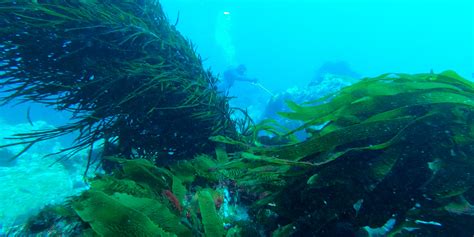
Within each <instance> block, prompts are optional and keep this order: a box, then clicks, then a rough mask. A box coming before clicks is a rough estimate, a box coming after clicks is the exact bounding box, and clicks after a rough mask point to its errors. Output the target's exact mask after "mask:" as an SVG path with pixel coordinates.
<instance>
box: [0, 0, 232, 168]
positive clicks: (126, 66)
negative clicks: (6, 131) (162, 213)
mask: <svg viewBox="0 0 474 237" xmlns="http://www.w3.org/2000/svg"><path fill="white" fill-rule="evenodd" d="M0 25H1V27H0V42H1V44H0V47H1V51H0V57H1V59H0V60H1V61H0V71H2V73H1V74H0V87H1V88H2V90H3V92H5V93H6V96H4V97H3V98H2V101H3V102H4V103H7V102H10V101H12V100H15V101H18V100H19V101H34V102H39V103H43V104H46V105H48V106H51V107H53V108H56V109H58V110H61V111H69V112H71V114H72V118H71V123H69V124H66V125H64V126H61V127H58V128H56V129H53V130H47V131H33V132H31V133H27V134H17V135H16V138H17V139H21V140H18V141H16V142H15V141H13V143H12V144H19V145H25V150H26V149H28V148H29V147H30V146H31V145H32V144H34V143H36V142H38V141H42V140H46V139H50V138H53V137H58V136H61V135H64V134H67V133H71V132H79V135H78V137H77V140H76V144H75V145H74V146H73V147H70V148H67V149H66V150H64V151H63V152H69V154H74V153H75V152H76V151H78V150H80V149H84V148H89V147H92V144H93V143H94V142H95V141H98V140H100V139H105V140H106V144H107V146H106V147H107V149H109V150H111V152H112V153H119V154H121V155H122V156H126V157H132V156H138V157H147V156H154V155H158V157H162V158H161V161H163V160H165V159H163V158H164V157H168V156H170V154H173V157H179V158H191V157H192V155H191V154H195V153H199V152H207V151H213V147H212V145H210V144H209V143H208V142H207V139H208V137H209V136H211V135H218V134H221V135H222V134H229V132H230V131H232V129H233V126H232V125H231V121H230V119H229V109H228V103H227V98H225V97H224V96H222V95H220V94H218V93H217V91H216V77H214V76H213V75H211V73H210V72H208V71H205V70H204V69H203V67H202V64H201V59H200V58H199V57H198V55H197V54H196V52H195V51H194V48H193V46H192V44H191V43H190V42H189V41H188V40H186V39H185V38H184V37H183V36H182V35H180V34H179V32H177V31H176V29H175V27H174V26H173V25H171V24H169V23H168V21H167V19H166V17H165V15H164V13H163V11H162V10H161V6H160V4H158V3H157V1H151V0H145V1H16V2H12V1H0ZM117 141H118V143H117ZM112 143H115V144H117V145H113V144H112ZM115 146H116V148H112V147H115Z"/></svg>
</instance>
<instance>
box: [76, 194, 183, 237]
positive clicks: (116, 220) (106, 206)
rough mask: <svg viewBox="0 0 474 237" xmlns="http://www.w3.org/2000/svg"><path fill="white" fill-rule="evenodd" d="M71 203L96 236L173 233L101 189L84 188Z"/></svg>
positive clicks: (167, 234)
mask: <svg viewBox="0 0 474 237" xmlns="http://www.w3.org/2000/svg"><path fill="white" fill-rule="evenodd" d="M72 206H73V208H74V210H75V211H76V213H77V214H78V215H79V217H80V218H81V219H82V220H83V221H85V222H88V223H89V224H90V225H91V227H92V229H93V230H94V231H95V232H96V233H97V234H99V235H100V236H163V237H168V236H169V237H172V236H177V235H176V234H173V233H169V232H166V231H165V230H163V229H162V228H160V227H159V226H157V225H156V224H155V223H153V222H152V221H151V220H150V218H149V217H148V216H146V215H145V214H143V213H141V212H139V211H137V210H135V209H133V208H130V207H127V206H125V205H123V204H122V203H121V202H120V201H118V200H116V199H114V198H112V197H110V196H108V195H106V194H104V193H103V192H97V191H87V192H85V193H84V194H83V195H82V196H81V197H80V199H79V200H78V201H75V202H73V204H72Z"/></svg>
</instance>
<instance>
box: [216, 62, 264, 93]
mask: <svg viewBox="0 0 474 237" xmlns="http://www.w3.org/2000/svg"><path fill="white" fill-rule="evenodd" d="M236 81H245V82H251V83H257V82H258V79H257V78H251V77H248V76H247V67H245V65H243V64H240V65H238V66H237V67H232V68H229V69H227V70H226V71H225V72H224V75H223V77H222V81H221V84H220V85H219V88H220V90H221V91H229V89H230V88H231V87H232V86H233V85H234V83H235V82H236Z"/></svg>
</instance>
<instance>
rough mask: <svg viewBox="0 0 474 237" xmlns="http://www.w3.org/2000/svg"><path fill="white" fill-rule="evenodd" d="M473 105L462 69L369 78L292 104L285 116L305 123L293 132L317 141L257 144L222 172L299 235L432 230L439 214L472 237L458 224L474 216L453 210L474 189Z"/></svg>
mask: <svg viewBox="0 0 474 237" xmlns="http://www.w3.org/2000/svg"><path fill="white" fill-rule="evenodd" d="M473 98H474V85H473V83H472V82H469V81H467V80H465V79H463V78H461V77H460V76H459V75H457V74H456V73H454V72H452V71H446V72H443V73H440V74H434V73H429V74H415V75H410V74H385V75H381V76H379V77H376V78H366V79H364V80H362V81H360V82H358V83H356V84H354V85H352V86H349V87H346V88H344V89H342V90H341V91H340V92H338V93H336V94H334V95H329V96H327V97H326V98H323V99H321V100H318V101H312V102H308V103H305V104H303V105H297V104H295V103H293V102H291V101H289V102H288V105H289V107H290V108H291V109H292V110H293V112H285V113H281V114H282V115H283V116H285V117H287V118H289V119H299V120H302V121H303V122H304V125H302V126H301V127H299V128H297V129H295V130H294V131H291V132H289V133H287V134H286V135H292V134H293V133H295V132H297V131H301V130H307V131H308V132H310V134H311V136H310V137H309V138H308V139H307V140H305V141H302V142H297V143H291V142H289V143H287V144H283V145H277V146H253V147H249V148H247V149H245V151H244V152H240V153H236V154H234V155H233V156H231V157H232V158H233V159H231V160H230V161H229V162H227V163H225V164H222V165H220V166H218V167H219V168H220V169H222V171H221V172H222V173H226V172H227V173H231V174H234V175H227V177H228V178H230V179H233V180H234V181H235V182H236V184H237V185H239V186H240V187H242V188H245V189H246V191H247V192H249V193H257V195H255V196H254V200H253V208H254V210H255V212H256V213H258V212H259V211H262V210H271V211H272V212H275V213H276V214H277V215H278V216H279V221H280V222H279V225H281V226H293V227H294V230H295V232H294V234H295V235H300V234H303V233H304V234H308V233H312V234H313V235H318V236H331V235H334V234H335V233H340V232H338V231H342V230H346V229H347V230H350V231H352V232H353V233H355V232H356V231H357V230H358V229H361V228H362V227H364V226H370V227H373V228H375V227H381V226H383V225H384V224H385V223H386V222H387V221H389V220H390V219H392V218H394V219H395V220H396V223H397V226H399V227H400V226H401V227H400V228H401V229H402V230H406V229H404V228H403V226H408V223H413V224H414V225H416V228H419V229H421V230H424V229H426V228H428V227H426V226H425V225H423V222H422V221H421V222H420V221H419V220H424V219H429V218H431V217H432V218H433V219H436V220H438V221H439V222H440V223H444V222H446V223H447V225H449V226H446V227H444V225H443V227H439V229H442V230H443V231H444V232H446V233H447V232H448V231H447V230H452V231H455V233H458V234H459V235H463V234H465V233H469V231H472V230H470V229H456V228H453V227H454V226H456V224H454V222H455V221H456V220H457V221H460V222H462V223H464V222H466V221H467V220H470V221H473V217H472V216H470V214H466V213H464V214H462V215H461V214H458V216H457V217H455V216H453V213H452V212H449V211H446V206H447V205H452V200H453V199H459V198H463V197H464V196H465V195H468V194H469V193H471V192H472V191H471V190H472V189H473V184H474V180H473V178H472V175H470V174H471V173H472V171H473V170H474V162H473V160H472V159H471V157H472V155H473V154H474V149H473V148H474V145H473V144H474V136H473V132H472V131H473V130H472V129H473V128H472V124H474V100H473ZM320 124H324V125H323V126H320V129H313V126H316V125H320ZM283 136H284V135H283ZM215 140H216V141H219V142H222V143H225V144H238V142H237V141H235V142H234V141H232V140H231V139H225V138H219V139H215ZM463 200H466V201H465V202H464V206H465V207H467V206H469V205H470V202H472V201H473V200H472V199H471V200H468V199H463ZM356 204H357V205H356ZM466 205H467V206H466ZM355 206H357V208H355ZM289 210H291V211H289ZM430 213H431V214H430ZM434 213H437V214H436V216H435V217H433V214H434ZM462 218H465V219H466V220H465V221H461V219H462ZM416 220H418V222H416ZM262 223H264V222H262ZM425 227H426V228H425ZM267 228H269V229H268V230H267V231H268V232H269V233H271V232H272V231H273V229H272V228H273V227H272V226H268V227H267ZM341 228H342V229H341ZM395 229H396V228H395ZM279 231H280V230H279ZM277 233H278V232H277ZM420 233H422V232H421V231H420Z"/></svg>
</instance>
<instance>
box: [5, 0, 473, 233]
mask: <svg viewBox="0 0 474 237" xmlns="http://www.w3.org/2000/svg"><path fill="white" fill-rule="evenodd" d="M0 16H1V18H0V19H1V20H0V23H1V24H2V27H1V30H0V37H1V39H2V41H1V42H2V44H1V47H2V49H1V53H0V55H1V62H0V70H1V71H3V73H2V74H0V86H1V88H2V89H3V90H4V92H6V93H7V94H8V95H7V96H6V97H4V98H3V101H4V102H5V103H6V102H10V101H15V100H20V101H25V102H26V101H35V102H39V103H44V104H47V105H50V106H54V107H55V108H57V109H58V110H63V111H70V112H72V119H73V120H72V121H73V122H71V124H67V125H64V126H62V127H58V128H55V129H50V130H45V131H33V132H31V133H24V134H18V135H17V136H16V137H15V138H16V139H17V140H14V142H13V143H11V144H9V145H10V146H12V145H19V146H24V150H27V149H28V148H30V147H31V146H32V145H34V144H35V143H36V142H39V141H42V140H47V139H50V138H55V137H58V136H61V135H63V134H65V133H69V132H74V131H78V132H79V135H78V137H77V141H76V144H75V145H74V146H72V147H70V148H68V149H66V150H63V151H62V152H66V153H65V155H66V157H69V154H71V152H72V153H74V152H76V151H78V150H81V149H90V150H92V149H93V148H94V143H95V142H97V141H100V140H105V142H104V147H103V149H104V152H103V160H104V161H105V162H104V163H107V164H110V168H109V169H107V172H106V173H105V174H101V175H98V176H97V177H95V178H93V179H89V180H88V181H89V183H90V189H89V190H87V191H84V192H83V193H82V194H81V195H80V196H77V197H71V198H70V200H69V201H68V202H67V203H64V204H63V205H59V206H55V207H49V208H45V209H44V210H43V212H41V213H40V214H39V215H37V216H35V217H33V218H32V219H31V220H30V221H29V222H28V223H27V224H26V225H25V227H24V228H23V230H22V231H23V233H37V234H41V233H43V234H45V233H48V234H63V235H84V236H253V235H255V236H361V235H362V236H363V235H367V234H368V232H369V231H370V230H371V228H380V227H384V226H387V223H391V222H392V223H394V224H393V226H390V227H389V228H387V229H386V231H385V232H384V233H383V234H384V235H386V236H415V235H416V236H434V235H436V236H448V235H449V236H471V235H472V234H473V233H474V207H473V206H472V204H471V203H473V202H474V187H473V186H474V176H473V171H474V160H473V157H474V100H473V98H474V84H473V83H472V82H471V81H468V80H465V79H464V78H462V77H460V76H459V75H457V74H456V73H455V72H453V71H445V72H442V73H439V74H435V73H425V74H384V75H381V76H378V77H375V78H364V79H362V80H361V81H359V82H357V83H355V84H353V85H351V86H348V87H345V88H343V89H341V90H340V91H339V92H337V93H334V94H331V95H327V96H325V97H323V98H321V99H318V100H315V101H308V102H305V103H302V104H297V103H295V102H292V101H287V106H288V107H289V108H290V109H291V111H289V112H281V113H280V115H281V116H282V117H284V118H285V119H290V120H298V121H301V123H302V124H303V125H301V126H300V127H298V128H296V129H293V130H290V129H288V128H285V127H284V126H281V125H278V124H277V123H276V122H275V121H274V120H265V121H263V122H262V123H260V124H253V123H252V122H251V120H250V119H249V118H244V119H242V120H241V121H232V120H231V119H230V114H231V113H232V112H233V111H232V110H231V108H229V106H228V98H226V97H225V96H223V95H221V94H219V93H218V92H217V89H216V85H215V83H216V77H214V76H213V75H212V73H210V72H209V71H206V70H204V69H203V68H202V63H201V59H200V58H199V57H198V56H197V54H196V52H195V51H194V50H193V48H192V45H191V44H190V43H189V42H188V41H187V40H186V39H184V38H183V37H182V36H181V35H180V34H179V32H177V31H176V30H175V28H174V26H173V25H171V24H169V23H168V20H167V19H166V18H165V17H164V14H163V12H162V10H161V8H160V5H159V3H157V2H156V1H123V2H120V3H117V2H112V1H79V2H76V1H44V2H43V1H36V2H20V3H18V2H17V3H12V2H8V1H0ZM300 131H305V132H306V133H308V134H310V136H309V137H308V138H306V139H305V140H303V141H299V140H297V139H296V138H295V136H294V135H295V133H297V132H300ZM261 132H266V134H271V136H267V138H268V139H271V141H272V142H271V144H270V143H268V142H267V143H265V142H262V139H263V137H262V136H260V134H261ZM5 146H8V145H5ZM5 146H3V147H5ZM170 148H171V150H169V149H170ZM163 151H165V152H164V153H165V154H164V153H163ZM21 153H22V152H20V153H19V154H18V155H21ZM171 153H173V155H171ZM174 157H176V159H174ZM16 158H18V157H16ZM239 207H241V209H245V210H247V212H248V218H240V217H239V216H238V215H237V213H238V212H237V211H235V210H237V209H239Z"/></svg>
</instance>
